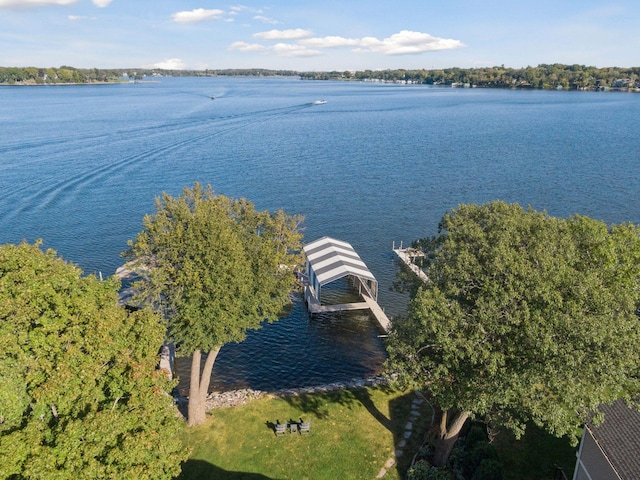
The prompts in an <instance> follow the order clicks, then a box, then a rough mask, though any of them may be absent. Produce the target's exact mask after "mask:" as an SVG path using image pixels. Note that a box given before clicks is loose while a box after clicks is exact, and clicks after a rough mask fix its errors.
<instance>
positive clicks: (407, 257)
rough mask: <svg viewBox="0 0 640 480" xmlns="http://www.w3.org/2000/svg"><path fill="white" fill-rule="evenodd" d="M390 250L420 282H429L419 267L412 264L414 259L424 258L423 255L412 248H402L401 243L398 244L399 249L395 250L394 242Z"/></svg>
mask: <svg viewBox="0 0 640 480" xmlns="http://www.w3.org/2000/svg"><path fill="white" fill-rule="evenodd" d="M391 249H392V250H393V253H395V254H396V255H397V256H398V258H399V259H400V260H401V261H402V263H404V264H405V265H406V266H407V267H409V269H410V270H411V271H412V272H413V273H415V274H416V276H417V277H418V278H419V279H420V280H422V281H423V282H425V283H426V282H428V281H429V277H427V274H426V273H424V271H423V270H422V269H421V268H420V267H418V266H417V265H416V264H415V263H413V259H414V258H415V257H424V253H422V252H420V251H419V250H416V249H414V248H402V242H400V248H396V245H395V242H394V243H393V246H392V247H391Z"/></svg>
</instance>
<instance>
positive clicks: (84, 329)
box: [0, 243, 186, 479]
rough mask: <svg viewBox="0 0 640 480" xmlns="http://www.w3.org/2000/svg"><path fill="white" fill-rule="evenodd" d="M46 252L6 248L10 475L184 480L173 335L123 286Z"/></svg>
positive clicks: (5, 457)
mask: <svg viewBox="0 0 640 480" xmlns="http://www.w3.org/2000/svg"><path fill="white" fill-rule="evenodd" d="M81 274H82V272H81V270H80V269H78V268H77V267H75V266H73V265H72V264H69V263H66V262H65V261H63V260H62V259H61V258H59V257H57V256H56V254H55V252H53V251H51V250H48V251H47V252H43V251H42V250H40V248H39V246H38V245H37V244H36V245H29V244H26V243H24V244H20V245H18V246H16V245H4V246H0V345H2V354H1V355H0V384H1V385H2V389H0V458H2V461H1V462H0V477H2V478H6V477H11V476H12V475H15V476H17V478H38V479H48V478H71V477H73V478H106V477H121V478H143V479H144V478H148V479H157V478H167V479H168V478H173V477H174V476H175V475H176V474H177V473H179V472H180V463H181V461H183V460H185V459H186V451H185V450H184V448H183V447H182V446H181V444H180V442H179V441H176V435H177V433H178V431H179V429H180V428H181V426H180V422H179V420H178V419H177V418H176V410H175V407H174V406H173V399H172V397H171V396H170V395H168V391H169V390H170V389H171V387H172V384H171V383H170V382H168V381H167V375H166V373H165V372H163V371H161V370H156V365H157V363H158V355H157V354H158V349H159V347H160V345H161V344H162V341H163V338H164V329H165V327H164V326H163V325H162V324H161V322H160V320H159V318H158V317H157V316H156V315H154V314H152V313H151V312H147V311H140V312H135V313H129V312H127V311H126V310H125V309H124V308H123V307H120V306H118V304H117V300H118V296H117V290H118V287H119V284H118V282H117V281H115V280H108V281H105V282H101V281H99V280H98V279H96V278H95V277H94V276H88V277H85V276H81Z"/></svg>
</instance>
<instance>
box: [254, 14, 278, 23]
mask: <svg viewBox="0 0 640 480" xmlns="http://www.w3.org/2000/svg"><path fill="white" fill-rule="evenodd" d="M253 19H254V20H258V21H259V22H262V23H270V24H271V25H276V24H278V23H280V22H279V21H277V20H274V19H273V18H269V17H265V16H263V15H255V16H254V17H253Z"/></svg>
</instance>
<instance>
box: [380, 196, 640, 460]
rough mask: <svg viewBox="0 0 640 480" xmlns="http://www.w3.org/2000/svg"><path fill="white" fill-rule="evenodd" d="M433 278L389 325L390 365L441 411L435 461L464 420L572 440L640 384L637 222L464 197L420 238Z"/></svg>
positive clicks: (445, 452)
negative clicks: (435, 230) (592, 416)
mask: <svg viewBox="0 0 640 480" xmlns="http://www.w3.org/2000/svg"><path fill="white" fill-rule="evenodd" d="M427 244H428V245H432V247H433V248H432V249H431V251H429V252H428V254H429V255H428V257H427V258H428V259H429V264H428V267H427V274H428V276H429V278H430V280H431V282H430V283H428V284H425V285H424V286H422V288H421V289H420V290H419V291H418V293H417V294H416V295H415V297H414V298H413V299H412V302H411V306H410V312H409V314H408V317H407V318H406V319H405V320H402V321H396V322H395V323H394V331H393V333H392V335H391V338H390V344H389V353H390V360H389V365H390V367H391V368H392V370H394V371H397V372H399V376H400V380H401V381H403V382H406V383H409V384H417V385H419V386H421V387H422V388H427V389H428V390H429V391H430V392H431V393H432V394H433V396H434V398H435V399H436V401H437V402H438V403H439V404H440V406H441V408H442V411H443V415H442V419H441V422H440V439H439V443H438V447H437V451H436V454H435V457H434V463H435V464H436V465H443V464H444V463H445V461H446V459H447V457H448V455H449V453H450V450H451V447H452V445H453V443H454V442H455V439H456V438H457V436H458V433H459V431H460V428H461V427H462V426H463V425H464V422H465V421H466V419H467V418H470V417H476V418H480V419H483V420H486V419H490V420H491V421H494V422H496V423H499V424H501V425H503V426H506V427H508V428H510V429H511V430H513V431H514V432H515V433H516V435H520V434H522V433H523V432H524V428H525V425H526V423H527V422H533V423H534V424H536V425H538V426H541V427H543V428H545V429H546V430H548V431H549V432H551V433H552V434H554V435H556V436H559V437H560V436H564V435H567V436H569V437H570V438H572V439H574V440H577V438H576V437H575V436H576V434H577V432H578V431H579V429H578V427H579V426H580V425H581V424H582V423H583V422H584V421H585V420H586V418H587V415H588V414H589V412H591V411H593V409H595V407H597V406H598V405H599V404H601V403H607V402H610V401H613V400H614V399H617V398H624V399H627V400H629V399H632V398H633V396H634V395H636V394H637V393H638V392H640V375H639V373H640V322H639V321H638V306H639V305H640V300H639V299H640V288H639V285H640V283H639V279H640V229H639V228H638V227H636V226H634V225H632V224H622V225H617V226H612V227H610V228H607V226H606V225H605V224H604V223H602V222H599V221H596V220H593V219H590V218H587V217H583V216H578V215H576V216H573V217H570V218H568V219H559V218H554V217H550V216H548V215H547V214H546V213H541V212H536V211H534V210H532V209H527V210H525V209H523V208H522V207H520V206H518V205H508V204H505V203H503V202H493V203H489V204H486V205H483V206H477V205H461V206H460V207H458V208H457V209H455V210H453V211H451V212H450V213H447V214H446V215H445V216H444V217H443V219H442V221H441V223H440V226H439V234H438V235H437V236H436V237H435V238H434V239H432V240H431V241H430V242H427Z"/></svg>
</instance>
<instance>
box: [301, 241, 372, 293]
mask: <svg viewBox="0 0 640 480" xmlns="http://www.w3.org/2000/svg"><path fill="white" fill-rule="evenodd" d="M303 250H304V253H305V254H306V256H307V271H308V274H309V275H310V277H314V279H315V280H316V281H317V284H318V286H322V285H326V284H327V283H331V282H333V281H334V280H337V279H339V278H342V277H345V276H347V275H354V276H357V277H360V278H361V279H364V280H370V281H371V282H374V283H377V281H376V278H375V277H374V276H373V274H372V273H371V272H370V271H369V269H368V268H367V266H366V265H365V263H364V262H363V261H362V259H361V258H360V256H359V255H358V254H357V253H356V251H355V250H354V249H353V247H352V246H351V245H350V244H348V243H347V242H343V241H341V240H336V239H335V238H330V237H322V238H320V239H318V240H316V241H314V242H311V243H309V244H307V245H305V246H304V247H303Z"/></svg>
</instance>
